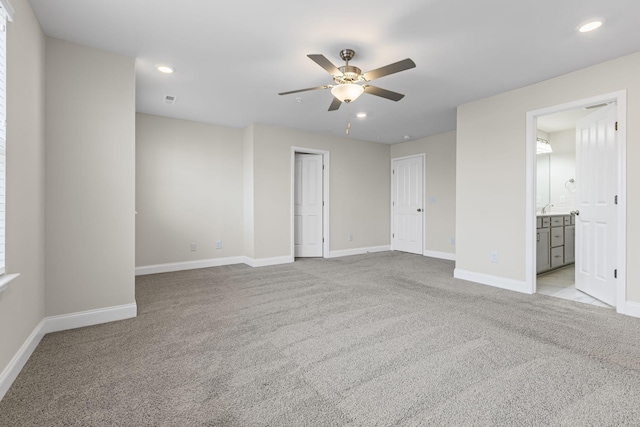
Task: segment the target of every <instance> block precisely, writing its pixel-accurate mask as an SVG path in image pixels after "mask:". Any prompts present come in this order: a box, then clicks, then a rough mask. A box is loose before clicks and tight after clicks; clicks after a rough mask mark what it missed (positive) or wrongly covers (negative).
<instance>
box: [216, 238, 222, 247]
mask: <svg viewBox="0 0 640 427" xmlns="http://www.w3.org/2000/svg"><path fill="white" fill-rule="evenodd" d="M216 249H222V240H216Z"/></svg>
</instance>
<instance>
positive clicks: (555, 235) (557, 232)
mask: <svg viewBox="0 0 640 427" xmlns="http://www.w3.org/2000/svg"><path fill="white" fill-rule="evenodd" d="M562 245H564V227H551V247H552V248H554V247H556V246H562Z"/></svg>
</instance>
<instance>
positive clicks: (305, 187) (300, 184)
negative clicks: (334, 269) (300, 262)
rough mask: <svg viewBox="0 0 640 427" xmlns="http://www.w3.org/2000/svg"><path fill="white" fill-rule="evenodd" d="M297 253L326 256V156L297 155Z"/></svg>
mask: <svg viewBox="0 0 640 427" xmlns="http://www.w3.org/2000/svg"><path fill="white" fill-rule="evenodd" d="M293 203H294V206H293V215H294V229H293V232H294V252H295V256H296V257H322V255H323V254H322V224H323V217H322V154H298V153H296V155H295V173H294V202H293Z"/></svg>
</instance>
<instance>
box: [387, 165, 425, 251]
mask: <svg viewBox="0 0 640 427" xmlns="http://www.w3.org/2000/svg"><path fill="white" fill-rule="evenodd" d="M423 164H424V157H422V156H416V157H410V158H404V159H395V160H394V161H393V171H392V172H393V175H392V193H393V194H392V202H391V203H392V218H393V229H392V231H391V233H392V234H391V241H392V248H393V249H394V250H397V251H403V252H411V253H415V254H421V255H422V253H423V222H424V218H423V215H424V206H423V199H424V196H423V188H424V185H423V183H424V167H423Z"/></svg>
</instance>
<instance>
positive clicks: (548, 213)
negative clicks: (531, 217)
mask: <svg viewBox="0 0 640 427" xmlns="http://www.w3.org/2000/svg"><path fill="white" fill-rule="evenodd" d="M564 215H571V211H567V212H547V213H540V212H536V216H564Z"/></svg>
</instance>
